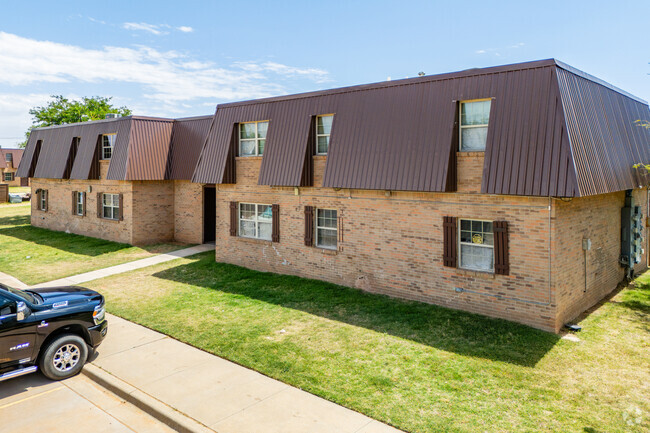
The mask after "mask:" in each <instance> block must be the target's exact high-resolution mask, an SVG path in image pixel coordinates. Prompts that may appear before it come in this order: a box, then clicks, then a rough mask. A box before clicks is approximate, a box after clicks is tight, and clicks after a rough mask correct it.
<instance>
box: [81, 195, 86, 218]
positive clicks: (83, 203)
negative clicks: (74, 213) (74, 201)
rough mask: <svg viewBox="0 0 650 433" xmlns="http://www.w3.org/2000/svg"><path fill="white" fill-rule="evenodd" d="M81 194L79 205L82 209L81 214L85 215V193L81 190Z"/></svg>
mask: <svg viewBox="0 0 650 433" xmlns="http://www.w3.org/2000/svg"><path fill="white" fill-rule="evenodd" d="M81 194H82V196H81V206H82V208H83V209H82V210H83V212H82V214H83V216H86V193H85V192H82V193H81Z"/></svg>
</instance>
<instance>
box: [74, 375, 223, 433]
mask: <svg viewBox="0 0 650 433" xmlns="http://www.w3.org/2000/svg"><path fill="white" fill-rule="evenodd" d="M81 373H82V374H83V375H84V376H86V377H88V378H89V379H90V380H92V381H93V382H95V383H96V384H98V385H100V386H101V387H103V388H105V389H107V390H108V391H110V392H112V393H113V394H115V395H117V396H118V397H120V398H122V399H124V400H126V401H127V402H129V403H131V404H132V405H134V406H136V407H137V408H139V409H140V410H142V411H144V412H146V413H147V414H149V415H151V416H152V417H154V418H156V419H157V420H158V421H160V422H163V423H165V424H166V425H167V426H169V427H171V428H173V429H174V430H176V431H178V432H179V433H215V431H214V430H212V429H210V428H208V427H206V426H205V425H203V424H201V423H200V422H198V421H197V420H195V419H193V418H190V417H188V416H187V415H185V414H183V413H181V412H179V411H177V410H176V409H174V408H172V407H170V406H168V405H166V404H165V403H163V402H161V401H160V400H157V399H156V398H154V397H152V396H150V395H149V394H147V393H145V392H142V391H140V390H139V389H137V388H135V387H133V386H131V385H129V384H128V383H126V382H124V381H122V380H121V379H119V378H117V377H115V376H113V375H112V374H110V373H108V372H106V371H104V370H102V369H101V368H99V367H97V366H95V365H92V364H86V365H85V366H84V368H83V370H81Z"/></svg>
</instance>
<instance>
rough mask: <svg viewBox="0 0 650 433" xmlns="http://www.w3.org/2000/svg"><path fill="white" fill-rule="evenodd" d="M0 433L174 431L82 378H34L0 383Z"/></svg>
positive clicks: (37, 375)
mask: <svg viewBox="0 0 650 433" xmlns="http://www.w3.org/2000/svg"><path fill="white" fill-rule="evenodd" d="M0 431H2V432H3V433H24V432H47V433H59V432H61V433H64V432H65V433H69V432H94V433H100V432H106V433H109V432H110V433H134V432H137V433H170V432H174V430H172V429H170V428H169V427H167V426H165V425H164V424H162V423H161V422H159V421H157V420H156V419H154V418H153V417H151V416H149V415H147V414H146V413H144V412H142V411H141V410H140V409H138V408H136V407H135V406H133V405H131V404H129V403H126V402H124V401H123V400H121V399H119V398H117V397H116V396H115V395H113V394H111V393H109V392H107V391H106V390H104V389H103V388H101V387H100V386H98V385H97V384H95V383H94V382H93V381H91V380H90V379H89V378H87V377H85V376H83V375H78V376H75V377H73V378H70V379H67V380H64V381H62V382H52V381H50V380H48V379H46V378H45V377H43V376H42V375H40V374H38V373H36V374H30V375H27V376H23V377H20V378H16V379H12V380H8V381H6V382H2V383H0Z"/></svg>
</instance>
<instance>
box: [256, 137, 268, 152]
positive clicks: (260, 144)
mask: <svg viewBox="0 0 650 433" xmlns="http://www.w3.org/2000/svg"><path fill="white" fill-rule="evenodd" d="M257 143H258V149H257V154H258V155H264V146H265V145H266V140H259V141H258V142H257Z"/></svg>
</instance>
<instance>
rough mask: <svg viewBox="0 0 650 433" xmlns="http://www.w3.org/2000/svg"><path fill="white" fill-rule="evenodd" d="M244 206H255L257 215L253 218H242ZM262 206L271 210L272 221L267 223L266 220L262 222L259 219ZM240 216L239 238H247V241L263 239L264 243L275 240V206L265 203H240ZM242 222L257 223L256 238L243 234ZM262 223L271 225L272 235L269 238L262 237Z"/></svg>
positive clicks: (238, 222)
mask: <svg viewBox="0 0 650 433" xmlns="http://www.w3.org/2000/svg"><path fill="white" fill-rule="evenodd" d="M243 205H248V206H255V214H254V215H253V218H252V219H250V218H242V206H243ZM260 206H268V207H269V208H270V209H271V221H265V220H260V219H259V217H258V214H259V213H260V211H259V207H260ZM238 211H239V215H238V221H237V226H238V230H237V236H239V237H241V238H247V239H261V240H263V241H270V240H272V239H273V206H272V205H270V204H264V203H239V209H238ZM242 221H248V222H253V223H255V236H245V235H243V234H242V223H241V222H242ZM260 223H263V224H271V235H270V236H269V238H268V239H267V238H262V237H260Z"/></svg>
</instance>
